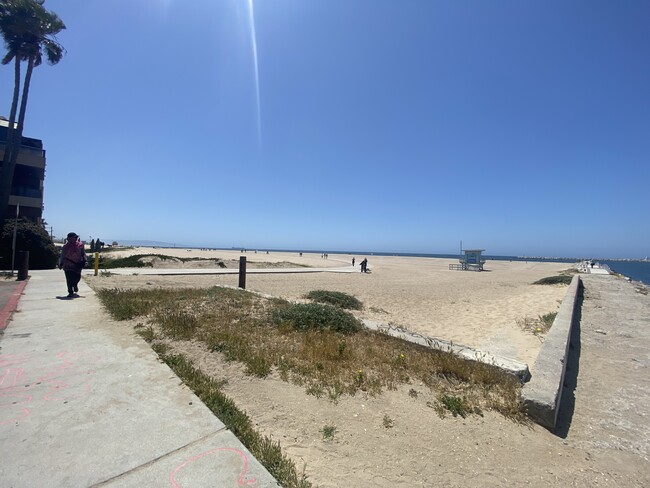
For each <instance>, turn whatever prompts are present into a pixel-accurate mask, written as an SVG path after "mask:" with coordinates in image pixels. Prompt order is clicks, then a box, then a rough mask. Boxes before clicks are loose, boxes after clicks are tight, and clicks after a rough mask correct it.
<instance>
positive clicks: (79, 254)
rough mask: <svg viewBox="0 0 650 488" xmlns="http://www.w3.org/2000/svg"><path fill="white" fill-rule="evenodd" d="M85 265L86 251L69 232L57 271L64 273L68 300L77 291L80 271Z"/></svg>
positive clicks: (75, 235) (74, 235)
mask: <svg viewBox="0 0 650 488" xmlns="http://www.w3.org/2000/svg"><path fill="white" fill-rule="evenodd" d="M85 265H86V251H85V249H84V245H83V244H82V243H81V241H80V240H79V236H78V235H77V234H75V233H74V232H70V233H69V234H68V237H67V242H66V243H65V244H64V246H63V249H62V250H61V257H60V258H59V269H63V272H64V273H65V281H66V284H67V285H68V298H73V297H75V296H78V295H76V293H77V292H78V291H79V288H78V286H77V285H78V284H79V280H80V279H81V270H82V269H83V267H84V266H85Z"/></svg>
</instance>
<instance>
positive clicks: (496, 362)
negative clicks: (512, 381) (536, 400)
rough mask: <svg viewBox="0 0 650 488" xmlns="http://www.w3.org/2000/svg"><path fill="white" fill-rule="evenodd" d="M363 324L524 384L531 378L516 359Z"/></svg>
mask: <svg viewBox="0 0 650 488" xmlns="http://www.w3.org/2000/svg"><path fill="white" fill-rule="evenodd" d="M363 324H364V325H365V326H366V327H367V328H368V329H370V330H375V331H378V332H382V333H384V334H388V335H389V336H392V337H396V338H398V339H402V340H404V341H408V342H411V343H414V344H419V345H420V346H424V347H428V348H429V349H434V350H436V351H444V352H449V353H451V354H453V355H455V356H458V357H460V358H462V359H466V360H468V361H475V362H477V363H484V364H489V365H491V366H496V367H497V368H499V369H500V370H502V371H505V372H506V373H508V374H512V375H514V376H516V377H517V378H519V381H521V382H522V383H523V382H524V381H526V380H527V379H528V378H529V377H530V373H529V372H528V365H527V364H526V363H522V362H520V361H516V360H514V359H510V358H505V357H502V356H497V355H494V354H490V353H487V352H484V351H479V350H478V349H472V348H471V347H467V346H463V345H461V344H454V343H453V342H451V341H445V340H442V339H436V338H433V337H428V336H424V335H421V334H418V333H417V332H411V331H409V330H406V329H402V328H401V327H393V326H390V325H384V324H379V323H377V322H372V321H370V320H363Z"/></svg>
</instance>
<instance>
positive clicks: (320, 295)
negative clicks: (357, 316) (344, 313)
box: [305, 290, 363, 310]
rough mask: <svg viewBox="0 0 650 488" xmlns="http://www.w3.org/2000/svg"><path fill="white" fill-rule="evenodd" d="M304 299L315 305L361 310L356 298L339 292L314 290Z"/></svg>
mask: <svg viewBox="0 0 650 488" xmlns="http://www.w3.org/2000/svg"><path fill="white" fill-rule="evenodd" d="M305 298H307V299H309V300H313V301H314V302H317V303H327V304H329V305H334V306H335V307H339V308H345V309H348V310H361V309H362V308H363V304H362V303H361V302H360V301H359V300H358V299H357V298H356V297H353V296H352V295H348V294H347V293H342V292H340V291H328V290H314V291H310V292H309V293H307V294H306V295H305Z"/></svg>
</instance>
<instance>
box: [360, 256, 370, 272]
mask: <svg viewBox="0 0 650 488" xmlns="http://www.w3.org/2000/svg"><path fill="white" fill-rule="evenodd" d="M367 270H368V260H367V259H366V258H363V261H361V272H362V273H365V272H366V271H367Z"/></svg>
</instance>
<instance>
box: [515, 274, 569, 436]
mask: <svg viewBox="0 0 650 488" xmlns="http://www.w3.org/2000/svg"><path fill="white" fill-rule="evenodd" d="M581 285H582V281H581V280H580V277H579V276H578V275H576V276H574V277H573V279H572V280H571V284H570V285H569V289H568V290H567V292H566V295H565V296H564V300H562V304H561V305H560V310H558V313H557V316H556V317H555V320H554V321H553V326H552V327H551V330H550V331H549V333H548V335H547V336H546V339H545V340H544V344H542V348H541V349H540V351H539V355H538V356H537V360H536V361H535V364H534V365H533V370H532V372H531V373H532V376H531V380H530V381H529V382H528V383H526V384H525V385H524V387H523V388H522V390H521V400H522V403H523V405H524V407H525V408H526V410H527V412H528V415H529V416H530V417H531V418H532V419H533V420H534V421H535V422H537V423H538V424H540V425H542V426H544V427H547V428H549V429H553V428H555V424H556V422H557V414H558V411H559V409H560V401H561V399H562V386H563V384H564V374H565V373H566V364H567V356H568V353H569V344H570V342H571V331H572V328H573V325H574V322H575V312H576V304H577V303H578V297H579V296H580V289H581Z"/></svg>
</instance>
